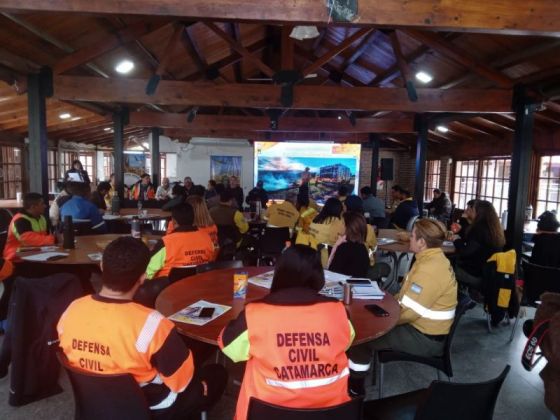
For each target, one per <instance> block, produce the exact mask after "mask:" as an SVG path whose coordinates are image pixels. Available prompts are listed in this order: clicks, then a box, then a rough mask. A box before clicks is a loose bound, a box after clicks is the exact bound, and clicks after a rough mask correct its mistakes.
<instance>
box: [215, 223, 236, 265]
mask: <svg viewBox="0 0 560 420" xmlns="http://www.w3.org/2000/svg"><path fill="white" fill-rule="evenodd" d="M217 228H218V244H219V245H220V253H219V255H218V259H219V260H220V261H225V260H233V259H234V258H235V252H236V249H237V242H239V240H241V234H240V233H239V230H238V229H237V227H236V226H230V225H217Z"/></svg>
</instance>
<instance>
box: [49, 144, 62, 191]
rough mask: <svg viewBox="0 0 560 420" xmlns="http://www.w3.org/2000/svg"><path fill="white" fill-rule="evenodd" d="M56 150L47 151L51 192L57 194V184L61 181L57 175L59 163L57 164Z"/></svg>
mask: <svg viewBox="0 0 560 420" xmlns="http://www.w3.org/2000/svg"><path fill="white" fill-rule="evenodd" d="M56 154H57V152H56V150H48V151H47V168H48V174H49V192H51V193H54V192H56V183H57V181H58V179H59V177H58V174H57V172H58V171H57V169H56V168H57V166H56V164H57V162H56V160H57V159H56Z"/></svg>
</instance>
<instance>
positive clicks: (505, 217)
mask: <svg viewBox="0 0 560 420" xmlns="http://www.w3.org/2000/svg"><path fill="white" fill-rule="evenodd" d="M507 220H508V211H507V210H504V211H503V212H502V227H503V228H504V229H506V228H507Z"/></svg>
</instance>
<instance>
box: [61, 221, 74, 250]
mask: <svg viewBox="0 0 560 420" xmlns="http://www.w3.org/2000/svg"><path fill="white" fill-rule="evenodd" d="M62 247H63V248H64V249H74V224H73V223H72V216H70V215H68V216H64V226H63V228H62Z"/></svg>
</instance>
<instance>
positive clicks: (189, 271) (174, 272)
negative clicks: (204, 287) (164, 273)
mask: <svg viewBox="0 0 560 420" xmlns="http://www.w3.org/2000/svg"><path fill="white" fill-rule="evenodd" d="M197 273H198V271H197V266H196V265H187V266H185V267H173V268H172V269H171V271H170V272H169V276H168V278H169V283H170V284H173V283H175V282H176V281H179V280H181V279H184V278H185V277H190V276H194V275H195V274H197Z"/></svg>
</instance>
